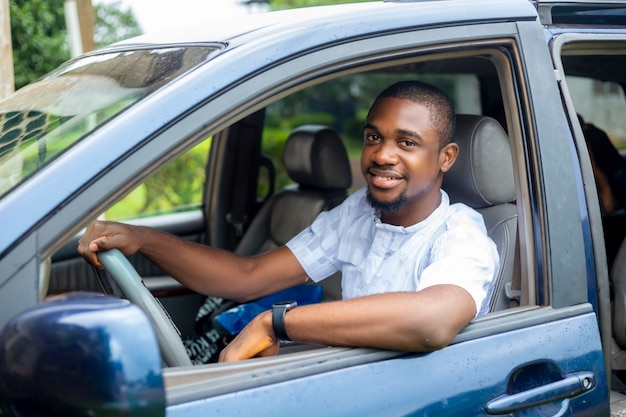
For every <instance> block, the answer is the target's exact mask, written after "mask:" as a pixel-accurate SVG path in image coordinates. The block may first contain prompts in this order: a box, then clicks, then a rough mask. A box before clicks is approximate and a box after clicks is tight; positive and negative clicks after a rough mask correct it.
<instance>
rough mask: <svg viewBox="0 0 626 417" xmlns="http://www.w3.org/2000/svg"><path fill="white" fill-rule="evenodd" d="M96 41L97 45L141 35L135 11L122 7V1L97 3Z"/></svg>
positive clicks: (100, 45)
mask: <svg viewBox="0 0 626 417" xmlns="http://www.w3.org/2000/svg"><path fill="white" fill-rule="evenodd" d="M95 9H96V27H95V28H94V36H93V37H94V41H95V42H96V46H97V47H102V46H105V45H110V44H112V43H114V42H118V41H121V40H124V39H128V38H132V37H134V36H139V35H141V34H142V33H143V32H142V30H141V28H140V26H139V23H138V22H137V19H136V18H135V15H134V14H133V12H132V11H131V10H130V9H128V8H126V9H124V8H123V7H122V3H121V1H116V2H113V3H103V4H97V5H96V6H95Z"/></svg>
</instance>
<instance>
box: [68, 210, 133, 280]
mask: <svg viewBox="0 0 626 417" xmlns="http://www.w3.org/2000/svg"><path fill="white" fill-rule="evenodd" d="M139 230H140V228H139V227H137V226H131V225H126V224H122V223H115V222H104V221H95V222H93V223H91V224H90V225H89V226H88V227H87V229H86V230H85V234H84V235H83V237H82V238H81V239H80V240H79V241H78V253H79V254H80V255H81V256H82V257H83V258H85V260H87V262H89V263H90V264H91V265H93V266H95V267H98V268H100V269H103V268H104V267H103V265H102V264H101V263H100V260H99V259H98V252H101V251H106V250H109V249H119V250H120V251H121V252H122V253H123V254H124V255H132V254H133V253H135V252H137V251H138V250H139V249H140V248H141V243H140V242H139V235H140V233H139Z"/></svg>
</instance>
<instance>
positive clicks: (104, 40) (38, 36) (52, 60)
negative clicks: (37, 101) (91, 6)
mask: <svg viewBox="0 0 626 417" xmlns="http://www.w3.org/2000/svg"><path fill="white" fill-rule="evenodd" d="M63 5H64V0H11V1H10V2H9V13H10V15H11V39H12V47H13V65H14V73H15V88H16V89H19V88H21V87H23V86H25V85H26V84H28V83H30V82H32V81H34V80H36V79H38V78H40V77H42V76H44V75H45V74H47V73H48V72H50V71H52V70H53V69H55V68H56V67H58V66H59V65H60V64H62V63H63V62H65V61H67V60H68V59H70V49H69V44H68V41H67V29H66V26H65V10H64V7H63ZM95 13H96V26H95V28H94V32H95V33H94V40H95V41H96V45H97V46H104V45H107V44H109V43H112V42H116V41H119V40H123V39H126V38H128V37H131V36H136V35H139V34H141V30H140V28H139V25H138V23H137V20H136V19H135V16H134V15H133V14H132V12H131V11H129V10H123V9H121V2H115V3H111V4H101V5H95Z"/></svg>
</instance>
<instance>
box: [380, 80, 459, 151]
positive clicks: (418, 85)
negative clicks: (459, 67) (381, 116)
mask: <svg viewBox="0 0 626 417" xmlns="http://www.w3.org/2000/svg"><path fill="white" fill-rule="evenodd" d="M381 98H399V99H402V100H409V101H412V102H414V103H419V104H421V105H423V106H424V107H426V108H427V109H428V110H430V123H431V125H432V127H433V128H434V129H435V130H436V131H437V132H438V133H439V148H440V149H441V148H443V147H444V146H445V145H447V144H448V143H450V142H451V141H452V135H453V134H454V130H455V129H456V113H455V112H454V105H453V104H452V100H450V97H448V95H447V94H446V93H444V92H443V91H441V90H440V89H439V88H437V87H435V86H434V85H432V84H428V83H425V82H422V81H400V82H397V83H395V84H392V85H390V86H389V87H387V88H385V89H384V90H383V91H382V92H381V93H380V94H379V95H378V97H376V100H374V104H376V102H377V101H378V100H379V99H381ZM372 107H374V105H372Z"/></svg>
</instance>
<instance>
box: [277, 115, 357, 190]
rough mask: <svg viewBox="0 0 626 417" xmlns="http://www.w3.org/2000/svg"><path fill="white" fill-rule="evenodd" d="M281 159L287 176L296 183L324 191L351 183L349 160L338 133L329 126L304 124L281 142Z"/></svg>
mask: <svg viewBox="0 0 626 417" xmlns="http://www.w3.org/2000/svg"><path fill="white" fill-rule="evenodd" d="M283 159H284V162H285V167H286V168H287V173H288V174H289V177H290V178H291V179H292V180H293V181H295V182H297V183H298V184H300V185H303V186H308V187H315V188H321V189H325V190H332V189H348V188H350V186H351V185H352V174H351V171H350V160H349V159H348V153H347V152H346V148H345V146H344V144H343V142H342V141H341V138H340V137H339V135H338V134H337V133H336V132H335V131H334V130H333V129H331V128H329V127H327V126H320V125H304V126H300V127H298V128H296V129H294V130H293V131H292V132H291V134H290V135H289V137H288V138H287V142H286V143H285V149H284V151H283Z"/></svg>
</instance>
